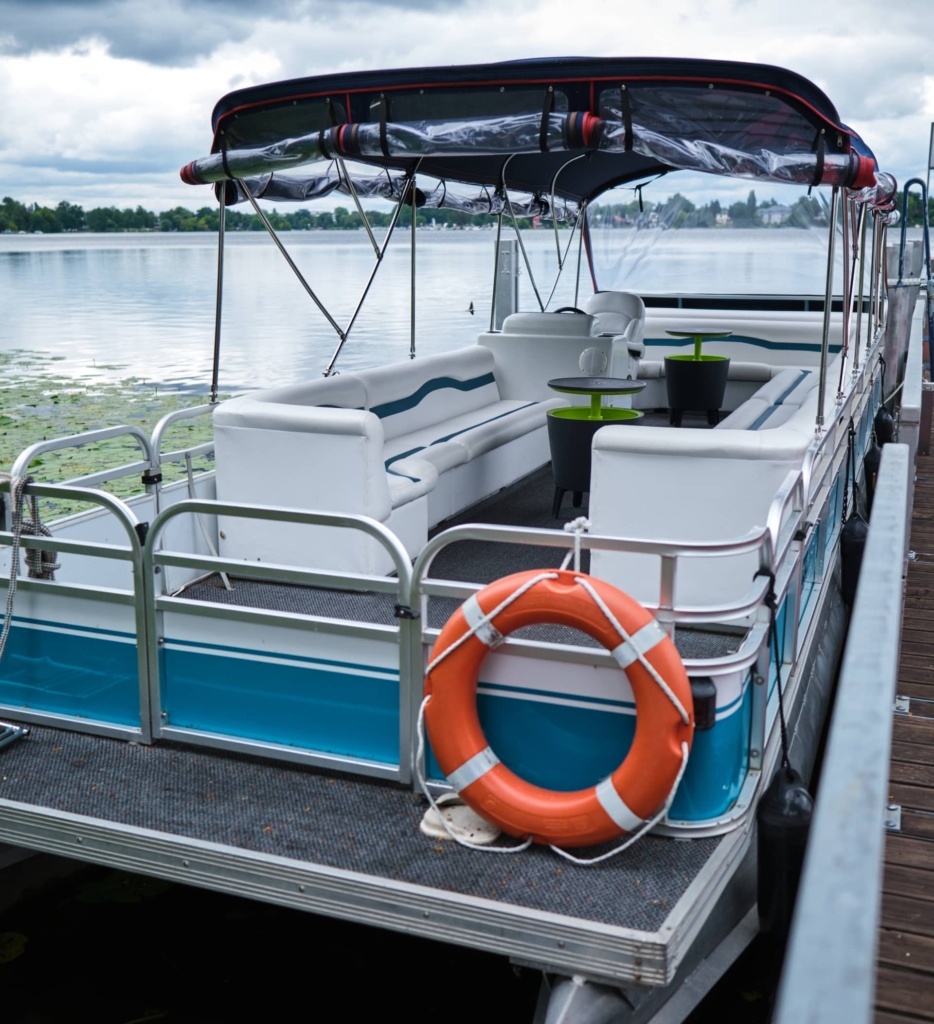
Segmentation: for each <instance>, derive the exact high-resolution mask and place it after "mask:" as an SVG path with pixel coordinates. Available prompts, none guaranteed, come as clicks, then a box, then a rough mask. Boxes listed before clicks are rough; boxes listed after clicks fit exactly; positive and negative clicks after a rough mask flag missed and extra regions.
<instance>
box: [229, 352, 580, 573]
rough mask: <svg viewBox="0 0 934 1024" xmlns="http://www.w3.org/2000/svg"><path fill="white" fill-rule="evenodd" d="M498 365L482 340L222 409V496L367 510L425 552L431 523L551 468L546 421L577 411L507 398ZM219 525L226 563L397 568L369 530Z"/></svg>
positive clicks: (556, 401) (412, 549) (412, 548)
mask: <svg viewBox="0 0 934 1024" xmlns="http://www.w3.org/2000/svg"><path fill="white" fill-rule="evenodd" d="M495 370H496V366H495V359H494V355H493V353H492V352H491V351H490V350H488V349H486V348H484V347H482V346H479V345H478V346H474V347H470V348H465V349H459V350H457V351H455V352H450V353H447V354H445V355H440V356H429V357H427V358H423V359H415V360H410V361H408V362H404V363H397V364H393V365H391V366H383V367H380V368H378V369H374V370H365V371H362V372H360V373H356V374H343V375H341V376H336V377H329V378H326V379H324V380H318V381H312V382H309V383H306V384H300V385H290V386H288V387H285V388H275V389H271V390H269V391H261V392H254V393H253V394H248V395H244V396H242V397H240V398H236V399H233V400H231V401H229V402H225V403H224V404H223V405H221V406H219V407H218V409H217V410H216V411H215V414H214V433H215V452H216V455H215V460H216V461H215V464H216V474H217V494H218V498H219V499H220V500H221V501H240V502H252V503H260V504H271V505H280V506H286V507H291V508H301V509H314V510H318V511H333V512H347V513H355V514H359V515H365V516H368V517H370V518H372V519H376V520H377V521H379V522H381V523H384V524H385V525H386V526H388V527H389V529H391V530H393V532H395V533H396V535H397V536H398V537H399V539H400V540H401V541H402V542H403V544H404V545H405V547H406V549H407V551H408V552H409V554H410V556H412V557H414V556H415V555H416V554H417V553H418V552H419V550H420V549H421V548H422V547H423V546H424V544H425V543H426V541H427V537H428V530H429V529H430V528H431V527H432V526H434V525H435V524H437V523H438V522H440V521H441V520H443V519H445V518H447V517H448V516H451V515H453V514H455V513H456V512H459V511H461V510H462V509H464V508H467V507H469V506H470V505H472V504H474V503H476V502H477V501H479V500H481V499H482V498H484V497H486V496H487V495H489V494H492V493H494V492H495V491H497V490H499V489H500V488H501V487H504V486H506V485H507V484H509V483H512V482H513V481H514V480H517V479H519V478H520V477H522V476H524V475H525V474H526V473H529V472H531V471H532V470H533V469H536V468H537V467H538V466H541V465H543V464H544V463H546V462H547V461H548V459H549V450H548V437H547V429H546V423H545V416H546V414H547V412H548V411H549V410H550V409H553V408H558V407H560V406H565V405H567V404H568V403H567V402H566V401H565V400H564V399H561V398H552V399H550V400H548V401H532V400H527V399H503V398H502V397H501V395H500V392H499V387H498V384H497V379H496V373H495ZM221 520H222V521H221V523H220V530H221V531H222V532H221V535H220V536H221V553H222V554H224V555H228V556H231V557H238V558H250V559H260V560H263V561H274V562H287V563H290V564H298V565H307V566H311V567H315V568H323V569H344V570H346V571H352V572H372V573H381V572H388V571H390V570H391V569H392V563H391V560H390V558H389V556H388V554H387V553H386V552H385V550H384V549H382V547H381V546H380V545H379V544H378V542H376V541H373V540H370V539H367V538H365V537H364V536H363V535H362V534H359V533H351V532H350V531H346V530H335V529H325V528H318V527H297V526H292V525H288V524H285V525H283V524H277V525H276V527H275V528H274V529H270V527H269V525H268V524H263V523H261V522H258V521H252V520H244V519H232V518H229V517H221Z"/></svg>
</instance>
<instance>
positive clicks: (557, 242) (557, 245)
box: [551, 153, 590, 283]
mask: <svg viewBox="0 0 934 1024" xmlns="http://www.w3.org/2000/svg"><path fill="white" fill-rule="evenodd" d="M589 155H590V154H589V153H581V154H580V155H579V156H572V157H571V159H570V160H565V162H564V163H563V164H562V165H561V166H560V167H559V168H558V169H557V171H555V176H554V177H553V178H552V179H551V223H552V225H553V226H554V229H555V248H556V249H557V250H558V273H559V274H560V273H561V271H562V270H564V263H563V261H562V259H561V242H560V240H559V239H558V216H557V214H556V213H555V203H556V202H557V199H556V198H555V189H556V188H557V187H558V178H559V177H560V175H561V172H562V171H563V170H564V169H565V167H569V166H570V165H571V164H573V163H575V162H576V161H578V160H583V159H584V157H585V156H589ZM564 210H565V215H567V203H565V205H564ZM567 255H568V254H567V251H565V253H564V258H565V259H567ZM555 283H557V281H556V282H555Z"/></svg>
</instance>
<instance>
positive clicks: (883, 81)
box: [0, 0, 934, 209]
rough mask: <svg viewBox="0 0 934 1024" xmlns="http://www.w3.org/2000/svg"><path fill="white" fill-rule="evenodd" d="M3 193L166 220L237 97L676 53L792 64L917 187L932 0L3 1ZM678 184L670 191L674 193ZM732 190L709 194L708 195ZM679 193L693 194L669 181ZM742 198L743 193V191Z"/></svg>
mask: <svg viewBox="0 0 934 1024" xmlns="http://www.w3.org/2000/svg"><path fill="white" fill-rule="evenodd" d="M2 6H3V21H2V23H0V36H3V37H4V38H5V40H6V42H5V45H6V48H7V56H6V57H5V58H4V59H3V60H2V61H0V109H2V110H3V116H2V117H0V175H2V180H3V182H4V186H3V188H4V194H9V195H14V196H16V197H17V198H21V199H23V200H25V201H40V202H52V203H54V202H58V201H59V200H60V199H71V200H74V201H78V202H84V203H85V204H88V203H90V204H92V205H94V204H96V203H97V202H99V201H101V198H102V197H105V198H106V201H107V202H117V203H119V204H120V205H123V204H124V202H125V203H126V204H132V205H135V204H136V203H137V202H141V203H143V205H149V206H151V207H153V208H157V209H161V208H165V207H167V206H175V205H177V204H184V205H190V206H200V205H203V204H205V203H206V202H209V201H210V192H209V190H207V189H196V188H192V187H189V186H185V185H183V184H182V183H181V182H180V181H179V179H178V173H177V171H178V168H179V167H180V166H181V165H182V164H184V163H186V162H187V161H189V160H191V159H193V158H195V157H197V156H200V155H202V154H203V153H204V152H206V151H207V149H208V147H209V145H210V142H211V134H210V113H211V110H212V108H213V106H214V104H215V102H216V101H217V99H218V98H219V97H220V96H222V95H224V94H225V93H227V92H229V91H230V90H232V89H236V88H243V87H245V86H248V85H251V84H255V83H259V82H268V81H275V80H280V79H286V78H293V77H301V76H304V75H311V74H327V73H330V72H335V71H349V70H360V69H367V68H378V67H401V66H419V65H428V66H430V65H437V64H452V63H472V62H477V63H479V62H489V61H498V60H510V59H519V58H526V57H536V56H542V55H549V54H552V55H553V54H563V53H567V52H568V51H573V50H578V52H579V51H580V50H584V49H586V50H587V51H589V52H590V53H591V54H592V55H595V56H600V55H613V54H617V55H618V54H620V53H625V54H627V55H633V56H638V55H649V54H655V55H658V54H664V55H667V56H676V57H677V56H682V57H697V56H703V57H709V58H725V59H733V60H748V61H762V62H765V63H771V64H776V63H777V64H781V65H783V66H785V67H789V68H791V69H793V70H795V71H798V72H799V73H801V74H803V75H805V76H806V77H808V78H810V79H812V80H813V81H814V82H815V83H817V84H818V85H819V86H820V87H821V88H823V89H824V90H825V91H826V92H827V94H828V95H829V96H830V98H831V99H832V100H833V102H834V103H835V105H836V106H837V108H838V110H839V111H840V115H841V117H842V118H843V120H844V121H845V122H846V123H847V124H849V125H851V126H852V127H853V128H854V129H856V130H857V131H859V132H860V133H861V134H862V135H863V137H864V138H865V139H866V141H867V142H868V144H869V145H870V146H871V147H872V149H873V150H874V152H875V153H876V155H877V156H878V157H879V160H880V163H881V164H882V166H883V168H885V169H887V170H891V171H893V172H894V173H895V174H896V175H897V176H898V177H899V178H900V179H904V178H906V177H911V176H912V175H915V174H918V173H922V175H923V167H924V162H925V158H926V156H927V145H928V125H929V122H930V121H931V120H932V118H934V74H932V69H931V67H930V61H929V59H928V58H926V54H925V48H924V45H923V42H922V40H923V39H924V37H925V33H926V31H927V28H928V24H927V22H928V21H929V0H900V2H899V12H898V18H891V19H887V20H885V21H880V20H879V18H878V7H877V5H876V4H875V3H874V2H870V0H850V3H849V4H848V7H847V12H846V17H845V18H843V17H841V14H840V9H839V6H838V5H837V4H836V3H833V2H832V0H783V3H782V4H780V5H777V4H775V3H774V2H772V0H702V2H700V3H698V0H656V2H655V3H654V4H652V5H620V4H619V2H618V0H586V2H585V3H584V4H582V5H580V6H579V9H578V14H579V17H577V18H576V24H578V25H586V26H587V30H586V31H585V32H582V33H576V34H575V35H574V37H573V41H569V38H570V36H569V32H568V26H569V18H568V8H567V4H566V0H513V2H512V3H510V4H509V5H505V4H502V3H498V2H496V0H462V2H460V3H448V2H442V0H409V2H406V0H384V2H381V3H379V2H375V0H374V2H357V3H347V2H342V3H339V4H334V3H331V4H328V5H327V6H325V5H324V3H323V0H262V2H260V3H257V2H256V0H250V2H249V3H247V2H245V0H226V2H225V3H223V4H220V3H216V2H208V0H164V2H158V3H156V2H153V0H147V2H145V3H143V2H137V0H83V2H76V3H72V2H68V3H66V2H64V0H2ZM668 184H669V181H667V180H666V187H667V185H668ZM721 185H722V187H723V188H724V189H728V188H729V187H730V186H729V184H728V183H726V182H718V181H716V180H711V188H717V187H719V186H721ZM670 186H671V191H674V190H676V189H677V188H679V187H681V186H680V182H679V181H676V177H675V176H672V178H671V179H670ZM744 187H748V186H744Z"/></svg>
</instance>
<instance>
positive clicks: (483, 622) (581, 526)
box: [415, 516, 691, 867]
mask: <svg viewBox="0 0 934 1024" xmlns="http://www.w3.org/2000/svg"><path fill="white" fill-rule="evenodd" d="M590 525H591V524H590V522H589V521H588V520H587V519H585V518H584V517H583V516H581V517H580V518H578V519H575V520H574V522H572V523H568V524H567V525H566V526H565V529H566V530H568V532H574V534H575V541H576V543H575V551H573V552H570V551H569V552H568V556H567V558H565V560H564V564H562V569H563V568H564V566H565V565H566V564H567V563H568V562H569V561H570V559H571V556H572V554H573V555H574V556H575V572H579V571H580V570H579V563H580V537H581V534H582V533H583V532H584V531H585V530H587V529H589V528H590ZM557 578H558V574H557V573H554V572H543V573H539V574H538V575H537V576H533V577H532V579H530V580H527V581H526V582H525V583H524V584H523V585H522V586H521V587H518V588H517V589H516V590H515V591H513V593H512V594H510V595H509V597H507V598H506V599H505V600H504V601H501V602H500V603H499V604H498V605H497V606H496V607H495V608H494V609H493V610H492V611H491V612H487V613H486V614H485V615H483V617H482V618H480V619H478V620H477V621H476V622H475V623H474V624H473V626H471V628H470V629H469V630H468V631H467V632H466V633H464V634H463V636H461V637H459V638H458V640H457V641H456V642H455V643H453V644H451V646H450V647H448V648H447V649H446V650H445V651H443V652H442V653H441V654H440V655H438V657H437V658H435V659H434V660H433V661H431V662H430V663H429V665H428V668H427V669H426V670H425V674H426V675H428V674H429V673H430V672H431V671H432V670H433V669H434V668H435V667H436V666H438V665H439V664H440V663H441V662H442V661H443V660H444V659H445V658H446V657H447V656H448V655H449V654H451V653H453V652H454V651H455V650H457V648H458V647H460V646H461V644H463V643H464V642H465V641H466V640H467V639H468V638H469V637H471V636H474V634H476V633H477V632H478V630H480V629H483V628H484V627H486V626H492V622H493V619H495V618H496V616H497V615H499V614H500V612H502V611H503V610H504V609H505V608H508V607H509V605H511V604H512V603H513V602H514V601H516V600H518V599H519V598H520V597H521V596H522V595H523V594H524V593H526V591H528V590H530V589H531V588H532V587H534V586H535V585H536V584H537V583H541V581H542V580H546V579H552V580H553V579H557ZM574 582H575V583H577V584H578V585H579V586H581V587H583V588H584V590H586V591H587V593H588V594H589V595H590V597H591V599H592V600H593V602H594V604H596V606H597V607H598V608H599V609H600V611H602V612H603V614H604V615H605V616H606V618H607V620H608V621H609V623H610V624H611V625H612V626H613V628H614V629H615V630H616V632H617V633H618V634H619V636H620V637H621V639H622V641H623V643H624V644H626V645H627V646H628V647H629V648H630V649H631V650H632V651H633V652H634V653H635V655H636V659H637V660H638V661H639V663H640V664H641V665H642V666H643V668H645V670H646V671H647V672H648V673H649V675H650V676H651V677H652V679H653V680H654V681H655V682H656V683H657V684H658V686H659V687H660V688H661V690H662V692H663V693H664V694H665V696H666V697H667V698H668V699H669V700H670V701H671V703H672V704H673V705H674V707H675V709H676V710H677V712H678V714H679V715H680V716H681V720H682V721H683V722H684V724H685V725H689V724H690V722H691V716H690V715H689V714H688V712H687V711H686V710H685V707H684V705H683V704H682V703H681V701H680V700H678V698H677V696H676V695H675V694H674V692H673V691H672V689H671V687H670V686H669V685H668V684H667V683H666V682H665V680H664V679H663V678H662V676H661V674H660V673H659V672H658V670H657V669H656V668H655V666H654V665H652V663H651V662H650V661H649V660H648V658H647V657H646V656H645V655H644V654H643V653H642V651H640V650H639V647H638V645H637V644H635V643H633V641H632V637H631V636H630V635H629V633H627V632H626V630H625V629H624V628H623V625H622V623H621V622H620V621H619V619H617V618H616V616H615V615H614V614H613V612H612V611H611V610H610V608H609V606H608V605H607V603H606V602H605V601H604V600H603V598H602V597H600V595H599V594H598V593H597V591H596V590H595V589H594V587H593V585H592V584H591V583H590V581H589V580H587V579H585V578H583V577H580V576H575V577H574ZM493 629H494V630H495V627H493ZM499 643H502V639H501V640H500V641H499ZM491 646H498V644H495V645H491ZM430 701H431V694H428V695H427V696H426V697H425V698H424V700H423V701H422V703H421V705H420V706H419V709H418V721H417V723H416V733H417V736H418V748H417V751H416V755H415V774H416V777H417V778H418V782H419V785H420V786H421V789H422V792H423V793H424V794H425V796H426V798H427V799H428V802H429V804H431V807H432V810H434V812H435V814H437V816H438V819H439V820H440V822H441V824H442V826H443V827H444V830H445V832H447V834H448V835H449V836H450V837H451V839H453V840H454V842H455V843H458V844H459V845H460V846H465V847H467V849H469V850H481V851H484V852H486V853H521V852H522V851H523V850H527V849H528V848H529V847H530V846H531V845H532V837H531V836H529V837H528V839H526V840H525V841H524V842H523V843H520V844H519V845H518V846H508V847H507V846H481V845H479V844H477V843H471V842H470V841H469V840H467V839H462V838H461V837H460V836H458V835H455V833H454V832H453V830H452V829H451V827H450V826H449V825H448V823H447V820H446V819H445V817H444V815H443V814H442V813H441V811H440V809H439V807H438V805H437V803H436V802H435V799H434V797H433V796H432V795H431V793H430V792H429V789H428V783H427V781H426V780H425V775H424V772H423V770H422V763H423V759H424V755H425V708H426V707H428V704H429V702H430ZM688 754H689V748H688V744H687V741H686V740H682V742H681V767H680V768H679V769H678V774H677V776H676V778H675V781H674V784H673V785H672V787H671V790H670V791H669V793H668V798H667V799H666V800H665V802H664V804H663V805H662V807H661V809H660V810H659V811H657V812H656V814H655V815H654V816H653V817H652V818H650V819H649V820H648V821H646V822H644V823H643V824H642V826H640V828H638V829H637V830H636V831H635V832H633V833H632V834H631V835H630V836H628V837H627V839H626V840H625V842H623V843H621V844H620V845H619V846H617V847H615V848H614V849H612V850H610V851H608V852H607V853H603V854H600V855H599V856H597V857H591V858H581V857H575V856H574V855H573V854H571V853H568V852H567V850H562V849H561V848H560V847H558V846H554V845H553V844H551V843H549V844H548V845H549V849H551V850H552V851H553V852H554V853H556V854H558V856H559V857H563V858H564V859H565V860H569V861H571V862H572V863H574V864H577V865H579V866H580V867H590V866H591V865H593V864H599V863H601V861H605V860H609V859H610V858H611V857H615V856H617V855H618V854H620V853H622V852H623V851H624V850H628V849H629V847H630V846H632V845H633V844H634V843H636V842H638V840H640V839H641V838H642V837H643V836H644V835H645V834H646V833H647V832H650V831H651V830H652V829H653V828H654V827H655V826H656V825H657V824H658V823H659V822H660V821H661V820H662V819H663V818H664V817H665V815H666V814H667V813H668V810H669V808H670V807H671V804H672V802H673V801H674V798H675V794H676V793H677V792H678V786H680V785H681V779H682V778H683V777H684V772H685V770H686V768H687V765H688Z"/></svg>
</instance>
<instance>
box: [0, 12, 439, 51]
mask: <svg viewBox="0 0 934 1024" xmlns="http://www.w3.org/2000/svg"><path fill="white" fill-rule="evenodd" d="M441 3H442V0H356V2H354V0H351V2H350V3H342V4H341V7H342V9H343V11H344V13H345V14H346V13H347V12H348V10H350V11H354V10H356V11H357V12H358V13H359V12H363V13H364V14H365V12H366V11H368V10H372V11H376V12H381V13H386V12H391V11H392V10H393V9H417V10H425V9H431V8H434V7H438V6H439V5H440V4H441ZM446 6H447V4H446ZM334 14H335V7H334V4H333V3H328V2H326V0H262V2H260V3H258V2H257V0H225V2H224V3H218V2H217V0H159V2H153V0H4V3H3V22H2V25H0V51H2V50H5V51H6V52H7V53H10V54H28V53H33V52H35V51H37V50H58V49H62V48H65V47H70V46H73V45H75V44H77V43H81V42H100V43H103V44H104V45H105V46H106V47H107V48H108V50H109V52H110V53H111V54H112V55H113V56H114V57H117V58H131V59H133V60H141V61H145V62H147V63H152V64H165V65H169V66H186V65H190V64H191V63H192V62H194V61H195V60H197V58H199V57H206V56H209V55H210V54H211V53H213V52H214V51H215V50H217V49H218V48H219V47H220V46H222V45H224V44H225V43H237V42H243V41H244V40H246V39H248V38H249V37H250V36H251V35H252V34H253V32H255V31H256V28H257V26H258V25H259V24H261V23H264V22H272V23H274V24H275V25H277V26H278V27H279V29H280V30H281V31H287V30H288V29H289V26H303V25H304V26H306V27H307V26H312V25H315V24H321V23H324V22H326V21H328V20H330V19H331V18H333V17H334Z"/></svg>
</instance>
